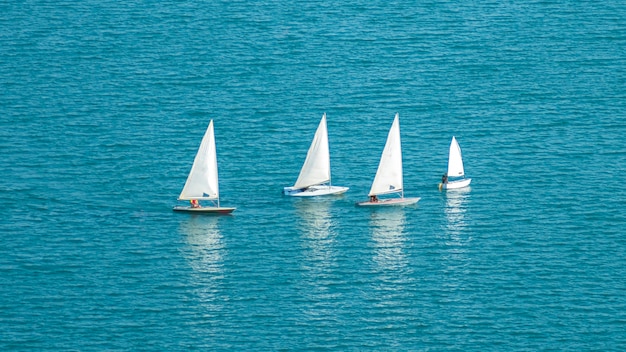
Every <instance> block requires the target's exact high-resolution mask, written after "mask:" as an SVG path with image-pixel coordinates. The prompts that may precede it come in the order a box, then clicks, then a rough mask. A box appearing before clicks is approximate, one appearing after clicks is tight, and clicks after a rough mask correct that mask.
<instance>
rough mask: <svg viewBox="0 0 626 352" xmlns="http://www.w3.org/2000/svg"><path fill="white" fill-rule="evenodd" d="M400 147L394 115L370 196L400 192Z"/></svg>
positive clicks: (396, 118)
mask: <svg viewBox="0 0 626 352" xmlns="http://www.w3.org/2000/svg"><path fill="white" fill-rule="evenodd" d="M402 187H403V185H402V145H401V143H400V121H399V117H398V114H396V117H395V119H394V120H393V124H392V125H391V128H390V129H389V135H388V136H387V143H386V144H385V149H384V150H383V154H382V156H381V157H380V163H379V164H378V170H377V171H376V177H374V182H373V183H372V188H371V189H370V193H369V195H370V196H374V195H380V194H386V193H396V192H401V191H402Z"/></svg>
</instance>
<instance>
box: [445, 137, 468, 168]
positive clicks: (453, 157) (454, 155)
mask: <svg viewBox="0 0 626 352" xmlns="http://www.w3.org/2000/svg"><path fill="white" fill-rule="evenodd" d="M463 176H465V170H463V157H462V156H461V147H459V143H457V141H456V138H454V137H452V142H450V154H449V155H448V177H463Z"/></svg>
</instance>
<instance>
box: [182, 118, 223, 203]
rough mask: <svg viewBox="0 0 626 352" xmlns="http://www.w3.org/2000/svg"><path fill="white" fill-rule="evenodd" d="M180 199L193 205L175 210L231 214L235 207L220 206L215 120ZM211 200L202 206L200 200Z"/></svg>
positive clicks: (205, 136) (205, 137)
mask: <svg viewBox="0 0 626 352" xmlns="http://www.w3.org/2000/svg"><path fill="white" fill-rule="evenodd" d="M178 200H188V201H190V202H191V206H175V207H174V211H184V212H193V213H214V214H230V213H232V212H233V210H235V208H227V207H221V206H220V193H219V185H218V180H217V155H216V152H215V133H214V132H213V120H211V122H209V127H207V130H206V132H205V133H204V137H202V142H201V143H200V148H199V149H198V153H197V154H196V158H195V159H194V161H193V165H192V166H191V171H190V172H189V176H187V181H186V182H185V186H184V187H183V190H182V191H181V192H180V195H179V196H178ZM201 200H202V201H211V202H212V204H211V206H201V205H200V203H199V201H201Z"/></svg>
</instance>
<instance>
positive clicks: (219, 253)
mask: <svg viewBox="0 0 626 352" xmlns="http://www.w3.org/2000/svg"><path fill="white" fill-rule="evenodd" d="M219 219H220V218H218V217H210V216H190V217H189V218H188V219H187V220H186V221H183V222H181V225H180V231H181V233H183V234H184V235H185V236H186V242H187V250H186V251H185V252H184V254H185V256H186V258H187V261H188V262H189V265H190V267H191V268H192V269H193V270H192V273H191V276H190V282H189V284H190V285H192V287H193V291H194V292H195V293H196V297H197V299H198V304H199V306H202V307H204V308H205V309H206V313H207V314H209V316H210V315H211V314H217V312H220V311H222V310H223V309H224V304H223V302H225V301H228V298H227V297H224V295H223V289H222V282H223V279H224V257H225V256H226V247H225V245H224V241H223V238H222V234H221V233H220V229H219V221H220V220H219Z"/></svg>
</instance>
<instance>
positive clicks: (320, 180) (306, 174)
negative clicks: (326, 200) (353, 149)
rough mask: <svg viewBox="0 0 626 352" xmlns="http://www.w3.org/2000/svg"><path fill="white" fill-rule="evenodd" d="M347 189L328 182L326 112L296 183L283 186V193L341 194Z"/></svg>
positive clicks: (290, 194) (296, 195) (303, 195)
mask: <svg viewBox="0 0 626 352" xmlns="http://www.w3.org/2000/svg"><path fill="white" fill-rule="evenodd" d="M347 190H348V187H340V186H332V185H331V182H330V151H329V148H328V129H327V127H326V113H324V115H323V116H322V119H321V121H320V124H319V126H317V131H315V136H314V137H313V141H312V142H311V146H310V147H309V151H308V152H307V155H306V159H305V160H304V164H303V165H302V169H300V175H299V176H298V179H297V180H296V183H295V184H294V185H293V186H291V187H285V188H283V194H285V195H288V196H294V197H313V196H324V195H329V194H342V193H344V192H346V191H347Z"/></svg>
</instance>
